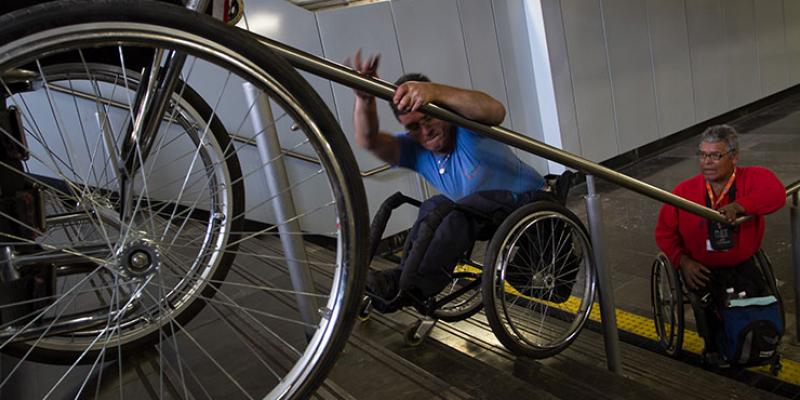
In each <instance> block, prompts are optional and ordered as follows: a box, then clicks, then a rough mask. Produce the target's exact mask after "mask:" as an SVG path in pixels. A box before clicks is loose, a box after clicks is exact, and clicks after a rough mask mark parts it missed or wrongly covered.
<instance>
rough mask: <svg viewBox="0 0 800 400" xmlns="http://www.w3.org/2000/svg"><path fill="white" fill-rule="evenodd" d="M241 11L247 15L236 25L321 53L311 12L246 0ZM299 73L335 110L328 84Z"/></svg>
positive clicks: (279, 1)
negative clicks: (243, 9)
mask: <svg viewBox="0 0 800 400" xmlns="http://www.w3.org/2000/svg"><path fill="white" fill-rule="evenodd" d="M245 10H247V14H246V17H247V18H246V19H245V20H243V21H242V22H240V23H239V25H240V26H247V27H248V29H250V30H252V31H253V32H257V33H259V34H261V35H264V36H266V37H269V38H271V39H275V40H278V41H281V42H283V43H286V44H288V45H290V46H293V47H297V48H298V49H302V50H303V51H307V52H309V53H312V54H314V55H318V56H322V55H323V53H322V44H321V43H320V40H319V30H318V29H317V20H316V16H315V15H314V13H312V12H310V11H308V10H305V9H303V8H300V7H297V6H295V5H293V4H291V3H289V2H287V1H283V0H246V1H245ZM302 75H303V77H304V78H305V79H306V80H308V82H309V83H310V84H311V87H313V88H314V90H316V92H317V93H318V94H319V95H320V97H322V100H323V101H325V104H327V105H328V107H329V108H330V109H331V110H333V109H335V107H336V105H335V104H334V102H333V94H332V92H331V83H330V82H329V81H327V80H325V79H322V78H319V77H317V76H314V75H311V74H307V73H305V72H303V73H302Z"/></svg>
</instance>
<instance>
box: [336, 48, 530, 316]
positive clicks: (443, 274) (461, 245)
mask: <svg viewBox="0 0 800 400" xmlns="http://www.w3.org/2000/svg"><path fill="white" fill-rule="evenodd" d="M378 60H379V56H377V55H376V56H371V57H369V58H367V59H366V60H362V58H361V54H360V51H357V52H356V54H355V57H354V59H353V63H352V65H351V63H350V62H349V61H350V60H347V61H346V63H347V64H348V65H351V66H352V67H353V68H354V69H355V70H356V71H358V72H359V73H360V74H362V75H366V76H373V77H375V76H377V69H378ZM395 84H397V85H398V87H397V90H396V92H395V95H394V98H393V99H392V102H391V105H392V109H393V110H394V112H395V116H396V117H397V120H398V121H399V122H400V123H401V124H403V126H404V127H405V128H406V132H401V133H399V134H391V133H388V132H384V131H381V130H380V125H379V121H378V113H377V108H376V101H375V97H374V96H372V95H370V94H368V93H365V92H361V91H356V100H355V107H354V112H353V122H354V127H355V139H356V142H357V143H358V145H359V146H361V147H363V148H364V149H367V150H369V151H370V152H372V153H373V154H374V155H375V156H376V157H378V158H380V159H381V160H383V161H385V162H387V163H390V164H392V165H395V166H400V167H404V168H408V169H411V170H414V171H416V172H417V173H419V174H420V175H422V176H423V177H424V178H425V179H426V180H427V181H428V182H429V183H430V184H431V185H432V186H433V187H435V188H436V189H437V190H439V192H441V193H442V194H443V195H438V196H434V197H432V198H430V199H428V200H426V201H425V202H424V203H423V204H422V206H421V207H420V211H419V216H418V217H417V222H416V223H415V224H414V227H412V229H411V232H410V233H409V235H411V240H412V243H413V242H414V240H415V239H416V237H417V235H418V234H419V231H420V224H421V223H422V222H423V221H425V219H426V218H430V216H431V215H432V214H434V213H435V212H437V210H440V211H441V210H442V209H443V207H444V208H446V206H449V205H452V204H453V203H457V204H459V205H462V206H466V207H468V208H471V209H475V210H477V211H479V212H481V213H482V214H484V215H488V216H491V217H493V218H492V219H497V220H502V219H503V218H505V216H507V215H508V214H510V213H511V211H513V210H514V209H515V208H517V207H519V206H521V205H522V204H524V203H526V202H528V201H530V199H531V194H532V193H533V192H536V191H539V190H542V189H543V188H544V179H543V178H542V176H541V175H540V174H539V173H538V172H537V171H536V170H535V169H533V168H532V167H530V166H529V165H527V164H525V163H524V162H522V161H521V160H520V159H519V158H517V156H516V155H515V154H514V153H513V152H512V151H511V149H510V148H509V147H508V146H506V145H504V144H502V143H500V142H497V141H494V140H491V139H489V138H486V137H483V136H481V135H480V134H477V133H475V132H472V131H469V130H467V129H464V128H462V127H456V126H454V125H452V124H450V123H449V122H446V121H442V120H439V119H435V118H432V117H430V116H427V115H425V114H423V113H421V112H419V111H418V109H419V108H420V107H422V106H423V105H425V104H428V103H435V104H437V105H439V106H443V107H445V108H447V109H449V110H451V111H453V112H456V113H458V114H460V115H461V116H463V117H465V118H468V119H471V120H475V121H478V122H482V123H484V124H487V125H499V124H500V123H501V122H503V119H504V118H505V113H506V110H505V108H504V107H503V105H502V103H500V102H499V101H497V100H496V99H494V98H492V97H491V96H489V95H487V94H485V93H483V92H479V91H474V90H468V89H461V88H455V87H451V86H447V85H442V84H437V83H432V82H430V80H429V79H428V78H427V77H425V76H424V75H421V74H407V75H404V76H403V77H401V78H400V79H398V81H397V82H395ZM451 208H452V207H450V209H451ZM448 211H449V210H448ZM495 222H496V221H495ZM486 228H487V226H486V221H479V220H478V219H476V218H474V217H472V216H471V215H467V214H466V213H464V212H462V211H460V210H458V209H456V210H453V211H450V212H449V213H447V215H446V216H444V217H443V219H442V220H441V224H440V225H438V226H437V227H436V228H435V231H434V232H430V235H431V239H430V240H429V242H428V243H426V244H427V249H426V250H425V252H424V257H422V259H421V261H420V263H419V265H416V266H407V265H405V264H406V261H407V259H408V258H407V257H406V256H407V254H404V257H403V260H402V261H401V263H400V266H399V267H398V268H397V269H394V270H388V271H370V274H369V277H368V279H367V290H368V292H370V294H371V295H373V296H377V297H379V298H381V299H384V300H391V299H393V298H394V297H395V296H396V295H397V293H398V292H399V290H400V289H403V290H404V291H405V292H408V293H413V294H414V295H415V296H416V297H418V298H420V299H425V298H428V297H430V296H433V295H435V294H437V293H438V292H440V291H441V290H442V289H443V288H444V287H445V286H446V285H447V283H448V282H450V280H451V279H450V274H451V273H452V271H453V269H454V268H455V266H456V264H457V263H458V260H459V258H460V256H461V255H462V254H463V253H464V252H465V251H466V250H468V249H469V248H471V247H472V245H473V243H474V242H475V240H476V238H478V237H481V236H485V235H486V233H485V230H486ZM423 230H424V229H423ZM406 267H409V268H406ZM411 268H413V271H409V270H408V269H411ZM404 269H405V270H406V271H405V272H404ZM396 305H398V306H399V305H402V302H401V303H400V304H396ZM376 308H378V309H379V311H384V312H389V311H394V309H383V310H381V309H380V307H376Z"/></svg>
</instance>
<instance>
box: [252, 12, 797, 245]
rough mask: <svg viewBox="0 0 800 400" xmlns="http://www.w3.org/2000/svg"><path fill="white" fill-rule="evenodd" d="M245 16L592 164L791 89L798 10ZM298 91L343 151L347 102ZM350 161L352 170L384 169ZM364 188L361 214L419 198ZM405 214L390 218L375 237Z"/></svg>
mask: <svg viewBox="0 0 800 400" xmlns="http://www.w3.org/2000/svg"><path fill="white" fill-rule="evenodd" d="M246 10H247V16H248V21H249V22H251V23H252V26H251V29H253V30H255V31H257V32H259V33H261V34H264V35H267V36H269V37H272V38H275V39H277V40H280V41H284V42H286V43H288V44H290V45H292V46H296V47H299V48H300V49H302V50H305V51H309V52H312V53H314V54H317V55H321V56H323V57H325V58H328V59H330V60H334V61H343V60H344V59H345V58H346V57H347V56H350V55H352V54H353V53H354V51H355V50H356V49H358V48H362V50H363V52H364V53H381V55H382V58H381V68H380V71H379V73H380V76H381V77H382V78H383V79H386V80H389V81H393V80H394V79H396V78H397V77H398V76H400V75H401V74H403V73H407V72H422V73H425V74H427V75H428V76H430V77H431V78H432V79H433V80H434V81H438V82H443V83H447V84H450V85H455V86H461V87H470V88H475V89H479V90H483V91H485V92H487V93H489V94H491V95H493V96H494V97H496V98H498V99H500V100H501V101H502V102H503V103H504V104H505V105H506V107H507V109H508V116H507V118H506V121H505V122H504V126H506V127H509V128H511V129H513V130H515V131H518V132H522V133H524V134H527V135H529V136H530V137H532V138H534V139H537V140H541V141H544V142H546V143H548V144H551V145H554V146H556V147H561V148H563V149H565V150H568V151H571V152H574V153H577V154H580V155H582V156H584V157H586V158H588V159H591V160H594V161H603V160H607V159H609V158H612V157H614V156H616V155H619V154H621V153H624V152H626V151H629V150H632V149H635V148H637V147H640V146H642V145H645V144H647V143H650V142H652V141H654V140H657V139H659V138H662V137H665V136H667V135H670V134H672V133H675V132H677V131H680V130H682V129H684V128H686V127H689V126H691V125H694V124H697V123H699V122H702V121H704V120H707V119H709V118H713V117H715V116H717V115H720V114H722V113H725V112H727V111H730V110H732V109H735V108H737V107H740V106H742V105H744V104H747V103H750V102H753V101H755V100H758V99H760V98H763V97H765V96H768V95H770V94H773V93H775V92H777V91H780V90H783V89H786V88H788V87H790V86H792V85H795V84H797V83H798V82H800V72H798V71H800V2H797V1H791V0H730V1H727V0H686V1H675V0H646V1H641V0H492V1H485V0H437V1H426V0H394V1H386V2H377V3H371V4H366V5H361V6H352V7H346V8H338V9H332V10H323V11H320V12H317V13H312V12H309V11H306V10H303V9H301V8H299V7H296V6H293V5H292V4H290V3H288V2H286V1H284V0H248V1H247V5H246ZM259 15H260V16H261V17H259ZM267 15H268V16H269V18H267V17H264V16H267ZM259 21H261V23H259ZM542 32H544V33H543V35H544V37H545V38H546V40H541V35H542ZM543 55H544V57H543ZM543 60H547V61H543ZM545 62H547V64H545ZM306 76H308V75H306ZM310 80H311V83H312V85H313V87H314V88H315V89H316V90H317V91H318V92H319V93H320V95H321V96H322V98H323V99H324V101H325V102H326V103H327V104H328V106H329V107H330V108H331V110H332V111H333V112H334V114H335V116H336V117H337V119H338V120H339V122H340V124H341V126H342V128H343V131H344V132H345V135H346V136H347V137H348V140H350V141H351V144H353V135H352V130H353V127H352V106H353V94H352V92H351V90H350V89H349V88H346V87H342V86H339V85H337V84H331V83H329V82H326V81H323V80H321V79H319V78H316V77H313V78H311V79H310ZM379 116H380V119H381V123H382V126H383V128H384V129H386V130H389V131H397V130H400V129H401V127H400V126H399V125H398V124H397V122H396V121H395V119H394V116H393V115H392V113H391V111H390V109H389V107H388V105H386V104H385V103H384V102H381V103H380V105H379ZM545 126H546V127H547V129H546V131H547V132H546V133H545V128H543V127H545ZM352 147H353V149H354V152H355V155H356V158H357V160H358V163H359V165H360V168H361V169H362V170H368V169H371V168H374V167H376V166H379V165H381V164H382V163H381V162H380V161H379V160H377V159H376V158H374V157H373V156H372V155H371V154H369V153H368V152H366V151H363V150H361V149H359V148H357V147H356V146H352ZM242 151H243V152H247V150H242ZM520 156H521V157H522V158H523V159H524V160H525V161H526V162H528V163H530V164H532V165H534V166H535V167H536V168H537V169H539V170H540V171H543V172H547V171H548V169H549V170H553V171H559V168H558V166H557V165H549V166H548V165H547V163H546V162H545V161H544V160H542V159H540V158H538V157H536V156H532V155H529V154H520ZM365 186H366V188H367V193H368V199H369V206H370V211H371V214H374V212H375V211H376V209H377V207H378V205H379V204H380V202H382V201H383V199H385V198H386V197H387V196H389V195H390V194H392V193H394V192H395V191H398V190H400V191H403V192H405V193H407V194H410V195H412V196H416V197H422V196H423V191H422V190H421V187H420V184H419V179H418V178H417V177H416V176H415V175H414V174H413V173H409V172H407V171H402V170H392V171H390V172H388V173H384V174H380V175H377V176H373V177H369V178H366V179H365ZM311 195H313V194H311ZM415 214H416V211H415V210H414V209H411V208H405V209H401V210H399V213H398V215H396V217H395V218H393V219H392V221H390V224H389V226H388V228H387V231H386V234H387V235H388V234H393V233H396V232H398V231H400V230H403V229H406V228H407V227H408V226H410V224H411V223H412V222H413V219H414V216H415Z"/></svg>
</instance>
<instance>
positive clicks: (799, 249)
mask: <svg viewBox="0 0 800 400" xmlns="http://www.w3.org/2000/svg"><path fill="white" fill-rule="evenodd" d="M789 224H790V225H791V231H792V236H791V239H792V240H791V242H790V243H791V246H792V270H793V271H794V298H795V299H800V243H798V240H800V205H798V194H797V191H795V192H794V193H792V206H791V208H790V209H789ZM799 315H800V313H798V312H797V311H795V313H794V325H795V337H794V344H796V345H797V344H800V317H798V316H799Z"/></svg>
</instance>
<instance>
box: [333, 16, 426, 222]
mask: <svg viewBox="0 0 800 400" xmlns="http://www.w3.org/2000/svg"><path fill="white" fill-rule="evenodd" d="M318 21H319V29H320V33H321V40H322V46H323V48H324V50H325V57H327V58H328V59H331V60H334V61H340V62H343V61H344V60H345V58H347V57H352V56H353V55H354V53H355V51H356V49H359V48H360V49H362V54H363V55H364V56H366V55H369V54H375V53H380V54H381V60H380V67H379V70H378V74H379V76H380V77H381V78H383V79H386V80H389V81H394V80H395V79H396V78H397V77H399V76H400V75H402V74H403V68H402V66H403V62H402V60H401V58H400V52H399V49H398V46H397V37H396V35H395V30H394V23H393V18H392V9H391V6H390V5H389V3H375V4H370V5H365V6H361V7H348V8H339V9H334V10H329V11H323V12H320V13H319V14H318ZM333 95H334V98H335V99H336V104H337V117H338V119H339V122H340V124H341V126H342V129H343V130H344V132H345V135H347V136H348V139H349V140H350V141H351V144H352V147H353V149H354V153H355V154H356V159H357V160H358V163H359V166H360V167H361V169H362V170H368V169H371V168H374V167H377V166H380V165H382V164H384V162H383V161H381V160H379V159H377V158H375V157H374V156H373V155H372V153H370V152H368V151H366V150H363V149H361V148H359V147H358V146H357V145H356V144H355V141H354V139H353V104H354V101H355V98H354V95H353V91H352V90H351V89H350V88H348V87H345V86H342V85H338V84H334V85H333ZM378 117H379V119H380V123H381V129H382V130H385V131H388V132H397V131H400V130H402V126H401V125H400V124H399V123H398V122H397V120H396V119H395V117H394V114H393V113H392V111H391V108H390V107H389V105H388V103H387V102H385V101H382V100H378ZM364 185H365V187H366V189H367V199H368V202H369V208H370V215H372V214H374V213H375V212H377V209H378V207H379V206H380V204H381V203H382V202H383V200H385V199H386V198H387V197H388V196H390V195H391V194H392V193H394V192H396V191H398V190H399V191H402V192H403V193H406V194H407V195H410V196H420V192H419V185H418V181H417V179H416V177H415V175H414V174H413V173H412V172H410V171H407V170H403V169H396V170H393V171H391V172H384V173H382V174H380V175H375V176H374V177H370V178H366V179H365V180H364ZM395 214H396V215H395V216H394V217H393V218H392V219H391V221H390V222H389V224H388V225H387V227H386V231H385V235H387V236H388V235H391V234H394V233H397V232H399V231H401V230H404V229H408V227H409V226H410V225H411V223H413V221H414V218H415V215H416V210H415V209H412V208H410V207H403V208H401V209H398V210H397V212H396V213H395Z"/></svg>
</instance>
